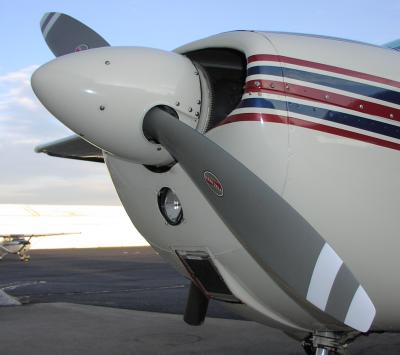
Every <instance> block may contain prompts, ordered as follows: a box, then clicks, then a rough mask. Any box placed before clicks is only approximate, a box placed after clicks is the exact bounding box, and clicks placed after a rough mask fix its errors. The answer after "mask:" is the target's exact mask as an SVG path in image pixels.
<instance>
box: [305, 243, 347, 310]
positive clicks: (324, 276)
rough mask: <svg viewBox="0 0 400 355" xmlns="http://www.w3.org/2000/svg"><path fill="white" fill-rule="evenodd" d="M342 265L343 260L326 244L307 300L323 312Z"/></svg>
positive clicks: (317, 264) (312, 277) (319, 257)
mask: <svg viewBox="0 0 400 355" xmlns="http://www.w3.org/2000/svg"><path fill="white" fill-rule="evenodd" d="M342 264H343V261H342V259H340V258H339V256H338V255H337V254H336V253H335V251H334V250H333V249H332V248H331V247H330V246H329V245H328V243H325V245H324V247H323V248H322V250H321V252H320V253H319V256H318V260H317V262H316V264H315V267H314V271H313V274H312V276H311V281H310V285H309V286H308V292H307V300H308V301H310V302H311V303H312V304H313V305H315V306H316V307H318V308H319V309H321V310H323V311H324V310H325V307H326V304H327V302H328V298H329V294H330V293H331V289H332V286H333V283H334V282H335V278H336V275H337V274H338V272H339V269H340V267H341V266H342Z"/></svg>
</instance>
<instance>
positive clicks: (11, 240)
mask: <svg viewBox="0 0 400 355" xmlns="http://www.w3.org/2000/svg"><path fill="white" fill-rule="evenodd" d="M67 234H79V233H42V234H0V240H1V241H0V260H2V259H3V258H4V257H5V256H6V255H8V254H17V255H18V256H19V258H20V260H21V261H24V262H28V261H29V260H30V259H31V257H30V255H29V254H28V251H29V249H30V248H31V242H30V241H31V239H32V238H39V237H49V236H55V235H67Z"/></svg>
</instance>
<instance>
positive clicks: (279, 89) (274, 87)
mask: <svg viewBox="0 0 400 355" xmlns="http://www.w3.org/2000/svg"><path fill="white" fill-rule="evenodd" d="M257 82H258V85H256V84H257ZM245 92H246V93H249V92H267V93H272V94H277V95H282V94H284V95H286V96H289V97H295V98H296V97H299V98H306V99H310V100H313V101H318V102H321V103H326V104H330V105H335V106H339V107H343V108H347V109H350V110H354V111H357V112H362V113H366V114H369V115H373V116H379V117H383V118H387V119H389V120H395V121H398V122H400V110H399V109H395V108H392V107H388V106H385V105H381V104H377V103H374V102H370V101H366V100H360V99H356V98H354V97H349V96H345V95H341V94H336V93H332V92H329V91H325V90H319V89H314V88H310V87H307V86H303V85H296V84H284V83H282V82H279V81H271V80H250V81H248V82H247V83H246V88H245ZM361 107H362V108H361Z"/></svg>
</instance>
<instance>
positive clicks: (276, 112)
mask: <svg viewBox="0 0 400 355" xmlns="http://www.w3.org/2000/svg"><path fill="white" fill-rule="evenodd" d="M241 113H266V114H269V115H278V116H285V117H287V111H281V110H275V109H273V108H265V107H243V108H237V109H235V110H233V111H232V112H231V113H230V114H229V116H232V115H239V114H241ZM229 116H228V117H229Z"/></svg>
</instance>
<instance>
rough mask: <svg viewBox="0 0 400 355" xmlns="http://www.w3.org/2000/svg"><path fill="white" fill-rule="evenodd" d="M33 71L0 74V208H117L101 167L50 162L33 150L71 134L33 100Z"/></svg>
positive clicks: (32, 68)
mask: <svg viewBox="0 0 400 355" xmlns="http://www.w3.org/2000/svg"><path fill="white" fill-rule="evenodd" d="M36 68H37V65H30V66H28V67H25V68H22V69H20V70H17V71H13V72H9V73H4V74H2V73H1V72H0V156H1V164H2V174H0V198H1V201H0V202H1V203H39V204H43V203H50V204H114V205H116V204H119V201H118V197H117V196H116V193H115V191H114V188H113V186H112V183H111V179H110V177H109V176H108V173H107V170H106V168H105V166H104V165H103V164H95V163H85V162H77V161H72V160H69V159H59V158H50V157H48V156H46V155H44V154H37V153H35V152H34V148H35V146H36V145H38V144H41V143H45V142H49V141H53V140H56V139H59V138H62V137H65V136H68V135H70V134H71V131H70V130H69V129H67V128H66V127H64V126H63V125H62V124H61V123H60V122H59V121H57V120H56V119H55V118H53V117H52V116H51V115H50V114H49V113H48V112H47V111H46V110H45V109H44V108H43V106H42V105H41V104H40V103H39V101H38V100H37V99H36V97H35V95H34V93H33V91H32V89H31V86H30V77H31V74H32V72H33V71H34V70H35V69H36Z"/></svg>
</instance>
